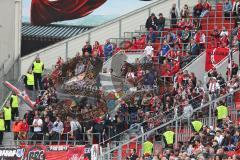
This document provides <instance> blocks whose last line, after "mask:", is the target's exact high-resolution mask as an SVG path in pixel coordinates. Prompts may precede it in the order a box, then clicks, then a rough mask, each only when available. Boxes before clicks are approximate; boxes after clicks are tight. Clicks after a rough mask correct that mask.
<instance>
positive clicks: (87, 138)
mask: <svg viewBox="0 0 240 160" xmlns="http://www.w3.org/2000/svg"><path fill="white" fill-rule="evenodd" d="M36 137H37V139H36ZM78 137H80V138H79V139H77V138H76V137H73V136H72V134H71V133H63V134H61V133H57V132H55V133H53V134H51V133H35V132H27V137H26V138H25V139H21V138H20V137H18V138H17V139H16V140H14V141H13V143H14V144H11V145H36V144H38V145H39V144H42V145H52V144H55V145H60V144H61V145H80V144H81V145H83V144H94V139H95V140H96V139H97V143H99V142H102V140H103V137H102V136H101V133H78ZM33 138H34V139H33Z"/></svg>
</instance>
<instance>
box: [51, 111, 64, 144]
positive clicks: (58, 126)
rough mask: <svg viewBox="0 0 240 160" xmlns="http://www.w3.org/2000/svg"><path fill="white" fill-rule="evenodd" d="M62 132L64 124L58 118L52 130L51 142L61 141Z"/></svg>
mask: <svg viewBox="0 0 240 160" xmlns="http://www.w3.org/2000/svg"><path fill="white" fill-rule="evenodd" d="M62 131H63V123H62V121H61V119H60V117H59V116H58V117H57V118H56V121H55V122H54V123H53V128H52V130H51V140H53V141H59V140H60V135H61V133H62Z"/></svg>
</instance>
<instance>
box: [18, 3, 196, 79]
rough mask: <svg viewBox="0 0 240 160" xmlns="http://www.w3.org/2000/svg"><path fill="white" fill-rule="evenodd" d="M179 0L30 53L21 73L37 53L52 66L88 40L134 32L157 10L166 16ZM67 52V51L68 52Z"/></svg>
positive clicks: (151, 5) (47, 65)
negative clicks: (58, 59)
mask: <svg viewBox="0 0 240 160" xmlns="http://www.w3.org/2000/svg"><path fill="white" fill-rule="evenodd" d="M180 1H181V6H180V7H181V8H182V7H183V5H184V4H185V3H186V4H188V5H189V6H193V5H194V4H196V2H197V1H198V0H191V1H189V0H180ZM173 3H177V0H159V1H157V2H154V3H152V4H150V5H147V6H145V7H143V8H140V9H138V10H135V11H133V12H131V13H129V14H126V15H123V16H121V17H119V18H117V19H115V20H113V21H110V22H107V23H105V24H103V25H101V26H98V27H96V28H93V29H91V30H90V31H88V32H85V33H83V34H81V35H78V36H76V37H73V38H70V39H68V40H65V41H63V42H60V43H57V44H55V45H53V46H50V47H48V48H45V49H43V50H40V51H37V52H35V53H32V54H30V55H27V56H25V57H22V58H21V74H25V73H26V71H27V69H28V68H29V66H30V65H31V64H32V62H33V60H34V59H35V57H36V56H37V55H40V58H41V59H42V60H43V61H44V63H45V67H46V68H51V67H52V65H54V64H55V62H56V60H57V57H58V56H61V57H62V58H64V59H65V58H66V57H67V56H68V57H70V58H71V57H73V56H74V55H75V54H76V52H77V51H80V50H81V48H82V46H83V45H84V43H85V41H86V40H90V42H91V43H93V42H94V41H96V40H97V41H99V42H100V43H104V42H105V40H106V39H109V38H119V37H120V36H123V35H124V32H127V31H128V32H133V31H135V30H137V29H139V27H140V25H142V24H145V21H146V19H147V18H148V16H149V15H150V14H151V13H152V12H155V13H156V14H158V13H160V12H162V13H163V14H164V15H166V17H168V15H169V10H170V7H171V6H172V4H173ZM66 52H67V53H66Z"/></svg>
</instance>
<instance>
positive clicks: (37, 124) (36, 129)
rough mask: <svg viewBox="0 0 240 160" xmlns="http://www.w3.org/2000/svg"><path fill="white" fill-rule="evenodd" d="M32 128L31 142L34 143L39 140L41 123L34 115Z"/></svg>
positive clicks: (37, 116) (40, 137)
mask: <svg viewBox="0 0 240 160" xmlns="http://www.w3.org/2000/svg"><path fill="white" fill-rule="evenodd" d="M32 126H33V137H32V140H36V141H38V140H41V139H42V126H43V121H42V119H41V118H40V117H39V115H38V114H36V115H35V117H34V120H33V123H32Z"/></svg>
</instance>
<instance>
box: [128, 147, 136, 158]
mask: <svg viewBox="0 0 240 160" xmlns="http://www.w3.org/2000/svg"><path fill="white" fill-rule="evenodd" d="M127 159H128V160H137V159H138V155H137V153H136V149H135V148H133V149H131V155H130V156H129V157H128V158H127Z"/></svg>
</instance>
